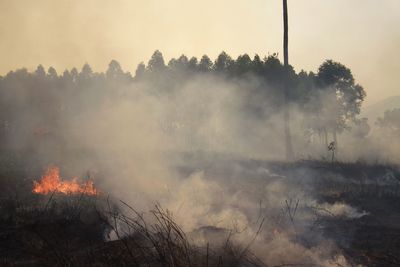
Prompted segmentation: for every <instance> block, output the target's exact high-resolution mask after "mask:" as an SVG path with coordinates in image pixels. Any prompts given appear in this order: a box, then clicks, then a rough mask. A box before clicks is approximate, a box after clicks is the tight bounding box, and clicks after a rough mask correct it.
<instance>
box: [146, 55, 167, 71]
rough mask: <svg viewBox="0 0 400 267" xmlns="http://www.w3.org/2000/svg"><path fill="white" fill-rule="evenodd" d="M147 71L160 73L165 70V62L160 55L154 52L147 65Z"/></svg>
mask: <svg viewBox="0 0 400 267" xmlns="http://www.w3.org/2000/svg"><path fill="white" fill-rule="evenodd" d="M147 69H148V70H149V71H150V72H161V71H163V70H165V62H164V57H163V55H162V53H161V52H160V51H159V50H156V51H155V52H154V53H153V55H152V56H151V58H150V60H149V62H148V63H147Z"/></svg>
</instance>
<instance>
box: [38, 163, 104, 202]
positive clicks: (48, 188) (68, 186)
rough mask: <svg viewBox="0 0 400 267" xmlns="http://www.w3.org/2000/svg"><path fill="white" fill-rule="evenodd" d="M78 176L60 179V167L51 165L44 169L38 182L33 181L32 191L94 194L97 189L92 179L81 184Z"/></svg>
mask: <svg viewBox="0 0 400 267" xmlns="http://www.w3.org/2000/svg"><path fill="white" fill-rule="evenodd" d="M77 180H78V178H76V177H74V178H72V180H71V181H62V178H61V177H60V168H58V167H56V166H53V167H50V168H48V169H47V170H46V173H45V174H44V175H42V178H41V179H40V181H39V182H36V181H34V182H33V189H32V191H33V192H34V193H36V194H43V195H45V194H48V193H53V192H55V193H63V194H87V195H91V196H95V195H97V194H98V193H99V191H98V190H97V189H96V188H95V187H94V185H93V181H92V180H88V181H86V182H85V183H83V184H79V183H78V181H77Z"/></svg>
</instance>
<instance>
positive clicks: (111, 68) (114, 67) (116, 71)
mask: <svg viewBox="0 0 400 267" xmlns="http://www.w3.org/2000/svg"><path fill="white" fill-rule="evenodd" d="M122 76H124V72H123V71H122V68H121V65H120V64H119V62H118V61H116V60H114V59H113V60H111V62H110V63H109V64H108V69H107V71H106V77H107V79H113V80H116V79H119V78H121V77H122Z"/></svg>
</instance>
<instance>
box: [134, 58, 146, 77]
mask: <svg viewBox="0 0 400 267" xmlns="http://www.w3.org/2000/svg"><path fill="white" fill-rule="evenodd" d="M145 72H146V66H145V65H144V63H143V62H140V63H139V65H138V66H137V68H136V71H135V80H141V79H142V78H143V77H144V75H145Z"/></svg>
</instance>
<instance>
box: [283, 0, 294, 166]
mask: <svg viewBox="0 0 400 267" xmlns="http://www.w3.org/2000/svg"><path fill="white" fill-rule="evenodd" d="M288 28H289V26H288V7H287V0H283V62H284V67H285V70H286V72H287V73H289V51H288V50H289V49H288V47H289V37H288V35H289V34H288V31H289V30H288ZM284 83H285V85H284V128H285V130H284V131H285V147H286V159H287V160H292V159H293V158H294V154H293V145H292V136H291V130H290V113H289V103H288V94H289V84H288V81H287V80H286V79H285V80H284Z"/></svg>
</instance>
